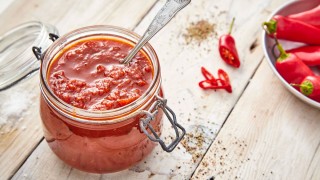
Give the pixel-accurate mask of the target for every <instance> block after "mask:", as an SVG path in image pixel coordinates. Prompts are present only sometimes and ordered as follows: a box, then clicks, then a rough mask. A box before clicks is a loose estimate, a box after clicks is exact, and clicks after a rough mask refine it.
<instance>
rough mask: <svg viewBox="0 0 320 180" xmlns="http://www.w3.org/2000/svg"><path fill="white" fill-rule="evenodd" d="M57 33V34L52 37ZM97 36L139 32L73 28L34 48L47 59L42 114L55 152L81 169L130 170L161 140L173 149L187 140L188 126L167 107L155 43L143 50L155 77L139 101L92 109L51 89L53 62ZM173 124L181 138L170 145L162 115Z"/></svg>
mask: <svg viewBox="0 0 320 180" xmlns="http://www.w3.org/2000/svg"><path fill="white" fill-rule="evenodd" d="M51 36H52V35H51ZM94 36H112V37H114V38H120V39H122V40H125V41H128V42H131V43H136V42H137V41H138V39H139V36H138V35H136V34H134V33H133V32H130V31H128V30H126V29H122V28H118V27H113V26H90V27H85V28H81V29H78V30H75V31H72V32H70V33H68V34H66V35H64V36H62V37H60V38H58V37H57V36H53V37H55V38H51V39H53V40H55V42H54V43H53V44H52V45H51V46H50V47H49V48H48V49H47V50H46V52H42V51H41V48H39V47H33V51H34V53H35V55H36V57H37V58H38V59H40V60H41V62H42V63H41V67H40V87H41V98H40V115H41V119H42V122H43V128H44V137H45V139H46V141H47V142H48V144H49V146H50V148H51V149H52V151H53V152H54V153H55V154H56V155H57V156H58V157H59V158H60V159H62V160H63V161H64V162H66V163H67V164H69V165H70V166H72V167H75V168H77V169H80V170H83V171H87V172H93V173H108V172H115V171H120V170H123V169H126V168H128V167H130V166H132V165H134V164H136V163H138V162H139V161H141V160H142V159H143V158H144V157H145V156H147V155H148V154H149V153H150V152H151V151H152V150H153V148H154V147H155V145H156V142H158V143H160V145H161V147H162V148H163V149H164V150H165V151H167V152H171V151H172V150H173V149H174V148H175V147H176V146H177V144H178V143H179V141H180V140H181V139H182V137H183V136H184V134H185V130H184V129H183V127H181V126H180V125H179V124H178V123H177V121H176V117H175V115H174V112H173V111H172V110H171V109H170V108H169V107H168V106H167V105H166V100H165V99H164V98H163V93H162V90H161V75H160V65H159V60H158V57H157V55H156V53H155V51H154V50H153V48H152V47H151V45H150V44H146V45H145V46H144V47H143V51H145V53H146V54H147V56H148V57H149V59H150V60H151V63H152V66H153V69H154V75H153V79H152V82H151V84H150V86H149V88H148V89H147V91H146V92H145V93H144V94H143V95H142V96H141V97H140V98H138V99H137V100H136V101H134V102H132V103H130V104H128V105H126V106H123V107H120V108H116V109H112V110H107V111H89V110H84V109H79V108H76V107H73V106H71V105H69V104H67V103H65V102H64V101H62V100H61V99H59V98H58V97H57V96H56V95H55V94H54V93H53V91H52V90H51V89H50V87H49V84H48V81H47V73H48V69H49V67H50V62H51V61H52V60H53V59H54V57H55V56H56V55H57V53H59V52H61V51H62V50H63V48H65V47H66V46H67V45H69V44H70V43H72V42H75V41H77V40H80V39H83V38H88V37H94ZM163 114H165V115H166V117H167V119H168V120H169V121H170V123H171V124H172V127H173V129H174V131H175V135H176V138H175V139H174V140H173V141H172V142H171V143H170V144H169V145H168V146H167V145H165V143H164V142H163V141H162V140H161V139H160V138H159V136H160V134H161V127H162V116H163Z"/></svg>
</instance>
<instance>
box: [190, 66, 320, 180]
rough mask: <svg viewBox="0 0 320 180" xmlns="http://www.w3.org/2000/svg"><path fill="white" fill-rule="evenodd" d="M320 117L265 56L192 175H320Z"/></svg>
mask: <svg viewBox="0 0 320 180" xmlns="http://www.w3.org/2000/svg"><path fill="white" fill-rule="evenodd" d="M261 82H263V84H262V83H261ZM261 102H264V103H263V104H261ZM319 117H320V111H319V110H318V109H315V108H313V107H311V106H309V105H307V104H304V103H303V102H302V101H300V100H299V99H298V98H296V97H295V96H293V95H292V94H291V93H289V92H288V91H287V90H286V89H285V88H284V87H283V86H282V85H281V83H280V81H279V80H278V79H277V78H276V76H275V75H274V74H273V73H272V71H271V69H270V68H269V67H268V65H267V63H266V61H264V62H263V64H262V65H261V67H259V69H258V71H257V73H256V75H255V76H254V77H253V79H252V81H251V83H250V84H249V86H248V88H247V90H246V91H245V92H244V94H243V96H241V98H240V100H239V102H238V103H237V105H236V106H235V108H234V110H233V111H232V113H231V115H230V117H229V118H228V120H227V122H226V123H225V125H224V127H223V128H222V130H221V132H220V133H219V135H218V136H217V138H216V140H215V141H214V143H213V145H212V146H211V147H210V149H209V151H208V153H207V154H206V155H205V157H204V159H203V160H202V163H201V164H200V166H199V167H198V168H197V170H196V172H195V174H194V175H193V178H192V179H208V178H211V177H214V178H216V179H226V178H231V179H237V178H238V179H309V178H310V179H319V171H320V166H319V162H320V156H319V144H320V121H319ZM307 177H309V178H307Z"/></svg>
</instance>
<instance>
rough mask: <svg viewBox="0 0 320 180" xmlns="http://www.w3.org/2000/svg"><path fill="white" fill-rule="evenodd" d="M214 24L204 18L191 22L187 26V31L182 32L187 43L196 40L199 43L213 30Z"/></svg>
mask: <svg viewBox="0 0 320 180" xmlns="http://www.w3.org/2000/svg"><path fill="white" fill-rule="evenodd" d="M215 26H216V25H215V24H211V23H209V22H208V21H206V20H200V21H198V22H196V23H191V24H190V25H189V27H188V28H187V33H186V34H183V36H184V38H185V41H186V42H187V44H189V43H190V42H191V41H196V42H198V43H199V44H200V43H201V42H202V41H204V40H206V39H207V38H208V37H209V36H210V35H212V34H213V33H214V32H215V31H214V29H215ZM215 34H216V33H215Z"/></svg>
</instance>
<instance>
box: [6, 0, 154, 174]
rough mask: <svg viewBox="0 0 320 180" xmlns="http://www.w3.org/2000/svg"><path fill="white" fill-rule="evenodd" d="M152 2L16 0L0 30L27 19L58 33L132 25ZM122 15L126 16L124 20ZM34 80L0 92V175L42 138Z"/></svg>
mask: <svg viewBox="0 0 320 180" xmlns="http://www.w3.org/2000/svg"><path fill="white" fill-rule="evenodd" d="M154 3H155V0H145V1H139V2H136V3H133V4H132V3H130V0H121V1H120V0H119V1H112V0H106V1H100V0H94V1H92V0H81V1H76V0H72V1H64V0H57V1H41V0H17V1H15V2H13V3H12V4H11V6H9V8H8V9H6V10H5V11H4V12H3V13H2V14H1V18H0V24H1V27H2V28H1V30H0V31H1V32H4V31H5V30H7V29H9V28H10V27H13V26H14V25H17V24H19V23H22V22H26V21H30V20H41V21H43V22H46V23H49V24H53V25H56V26H57V28H58V29H59V31H60V33H61V34H64V33H66V32H68V31H71V30H73V29H74V28H78V27H82V26H88V25H93V24H111V25H118V26H123V27H126V28H131V29H132V28H134V27H135V26H136V24H137V23H138V22H139V21H140V20H141V18H142V17H143V15H144V14H145V13H146V12H148V10H149V9H150V7H152V6H153V4H154ZM119 9H121V10H126V9H127V11H119ZM125 17H130V19H127V21H125ZM38 84H39V80H38V74H37V75H35V76H33V77H32V78H31V79H29V80H28V81H25V82H23V83H21V84H19V85H18V86H16V87H14V88H12V89H10V90H7V91H4V92H0V99H1V101H0V109H1V110H0V114H1V117H0V118H2V119H0V122H1V123H0V174H1V175H0V177H1V178H4V179H7V178H9V177H11V176H12V175H13V173H15V172H16V171H17V169H18V168H19V167H20V165H21V164H22V163H23V162H24V161H25V159H26V158H27V157H28V156H29V154H30V153H31V152H32V151H33V150H34V148H35V147H36V146H37V145H38V144H39V142H40V141H41V140H42V136H43V132H42V129H41V122H40V117H39V113H38V107H39V103H38V102H39V94H40V92H39V85H38ZM8 107H10V108H8Z"/></svg>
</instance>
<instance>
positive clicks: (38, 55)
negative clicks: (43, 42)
mask: <svg viewBox="0 0 320 180" xmlns="http://www.w3.org/2000/svg"><path fill="white" fill-rule="evenodd" d="M58 38H59V36H58V35H56V34H53V33H49V39H50V40H52V42H55V41H56V40H57V39H58ZM41 49H42V48H41V47H36V46H33V47H32V52H33V54H34V55H35V56H36V58H37V59H38V60H41V59H42V58H43V56H44V54H45V52H44V53H42V50H41Z"/></svg>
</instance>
